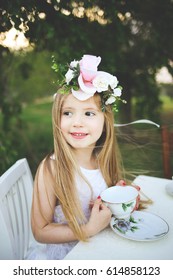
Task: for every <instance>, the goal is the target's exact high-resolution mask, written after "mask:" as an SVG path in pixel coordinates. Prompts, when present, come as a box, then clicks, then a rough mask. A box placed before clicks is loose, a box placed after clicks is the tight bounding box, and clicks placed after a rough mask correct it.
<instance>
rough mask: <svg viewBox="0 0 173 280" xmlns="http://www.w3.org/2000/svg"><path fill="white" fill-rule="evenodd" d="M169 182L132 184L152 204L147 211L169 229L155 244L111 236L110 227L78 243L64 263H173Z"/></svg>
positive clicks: (151, 180)
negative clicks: (165, 223)
mask: <svg viewBox="0 0 173 280" xmlns="http://www.w3.org/2000/svg"><path fill="white" fill-rule="evenodd" d="M169 182H171V180H168V179H162V178H156V177H150V176H143V175H140V176H138V177H137V178H136V179H135V181H134V183H135V184H137V185H139V186H140V187H141V190H142V191H143V192H144V193H145V194H146V195H147V196H149V197H150V198H151V199H152V200H153V201H154V203H153V204H152V205H149V206H148V207H147V209H145V210H142V211H148V212H151V213H154V214H157V215H159V216H160V217H161V218H163V219H164V220H165V221H166V222H167V223H168V225H169V232H168V234H167V235H165V236H164V237H163V238H161V239H158V240H155V241H133V240H129V239H126V238H124V237H121V236H119V235H117V234H116V233H114V232H113V231H112V229H111V228H110V227H109V228H107V229H105V230H103V231H102V232H100V233H99V234H97V235H96V236H94V237H92V238H90V239H89V241H88V242H79V243H78V244H77V245H76V246H75V247H74V248H73V250H72V251H71V252H70V253H69V254H68V255H67V256H66V258H65V259H66V260H108V259H109V260H133V259H135V260H137V259H138V260H168V259H169V260H173V197H171V196H170V195H168V194H167V193H166V191H165V186H166V185H167V184H168V183H169Z"/></svg>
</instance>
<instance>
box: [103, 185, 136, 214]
mask: <svg viewBox="0 0 173 280" xmlns="http://www.w3.org/2000/svg"><path fill="white" fill-rule="evenodd" d="M100 196H101V199H102V201H103V202H104V203H105V205H106V206H107V207H109V209H110V210H111V212H112V214H113V215H114V216H115V217H116V218H117V219H128V218H129V217H130V214H131V213H132V211H133V210H134V208H135V205H136V198H137V196H138V191H137V190H136V189H135V188H134V187H132V186H125V187H122V186H113V187H109V188H107V189H106V190H104V191H103V192H102V193H101V195H100Z"/></svg>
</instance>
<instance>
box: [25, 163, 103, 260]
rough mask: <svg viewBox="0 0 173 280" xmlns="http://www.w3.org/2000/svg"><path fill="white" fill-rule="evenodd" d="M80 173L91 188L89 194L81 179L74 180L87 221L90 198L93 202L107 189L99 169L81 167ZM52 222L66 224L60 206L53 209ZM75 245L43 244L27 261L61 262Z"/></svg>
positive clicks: (73, 243)
mask: <svg viewBox="0 0 173 280" xmlns="http://www.w3.org/2000/svg"><path fill="white" fill-rule="evenodd" d="M81 172H82V174H83V175H84V176H85V178H86V179H87V181H88V182H89V183H90V185H91V187H92V194H91V190H90V188H89V186H88V185H87V183H86V182H85V181H84V180H83V179H82V178H81V177H77V178H76V182H77V189H78V193H79V199H80V202H81V205H82V209H83V211H84V214H85V216H86V218H87V219H88V218H89V217H90V211H91V210H90V206H89V204H90V201H91V198H92V199H93V200H95V199H96V198H97V197H98V196H99V195H100V193H101V192H102V191H103V190H105V189H106V188H107V185H106V182H105V180H104V178H103V176H102V174H101V172H100V170H99V169H95V170H89V169H85V168H83V167H81ZM91 195H92V196H91ZM54 222H55V223H59V224H65V223H66V219H65V217H64V214H63V212H62V209H61V206H60V205H57V206H56V207H55V212H54ZM77 243H78V241H73V242H68V243H61V244H45V245H43V246H40V248H39V246H38V248H35V249H34V250H33V251H32V250H31V252H30V254H29V256H28V259H35V260H36V259H49V260H61V259H63V258H64V257H65V256H66V255H67V253H68V252H69V251H70V250H71V249H72V248H73V247H74V246H75V245H76V244H77Z"/></svg>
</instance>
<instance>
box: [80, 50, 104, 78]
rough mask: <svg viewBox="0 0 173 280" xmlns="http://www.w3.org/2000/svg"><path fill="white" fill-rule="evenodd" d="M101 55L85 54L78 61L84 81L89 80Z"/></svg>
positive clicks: (93, 74) (95, 70)
mask: <svg viewBox="0 0 173 280" xmlns="http://www.w3.org/2000/svg"><path fill="white" fill-rule="evenodd" d="M100 61H101V57H100V56H98V57H97V56H94V55H87V54H85V55H84V56H83V57H82V59H81V60H80V62H79V65H80V72H81V74H82V78H83V80H84V81H87V82H91V81H92V80H93V79H94V78H95V76H96V74H97V67H98V65H99V64H100Z"/></svg>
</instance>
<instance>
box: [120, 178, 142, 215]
mask: <svg viewBox="0 0 173 280" xmlns="http://www.w3.org/2000/svg"><path fill="white" fill-rule="evenodd" d="M126 185H127V184H126V182H125V181H124V180H120V181H118V182H117V183H116V186H122V187H125V186H126ZM132 187H133V188H135V189H137V191H140V189H141V188H140V187H139V186H133V185H132ZM139 202H140V195H138V196H137V198H136V205H135V207H134V210H133V211H135V210H137V209H138V207H139Z"/></svg>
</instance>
